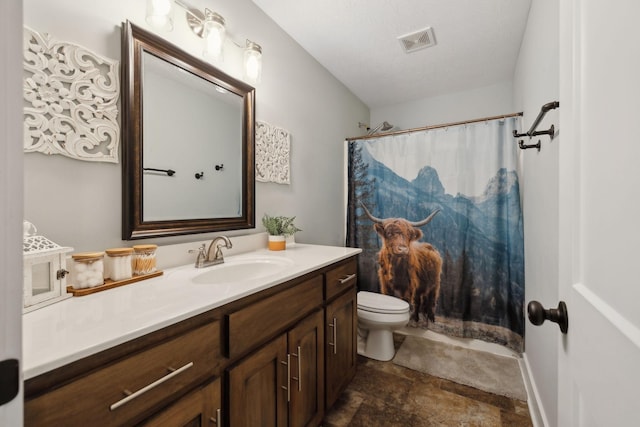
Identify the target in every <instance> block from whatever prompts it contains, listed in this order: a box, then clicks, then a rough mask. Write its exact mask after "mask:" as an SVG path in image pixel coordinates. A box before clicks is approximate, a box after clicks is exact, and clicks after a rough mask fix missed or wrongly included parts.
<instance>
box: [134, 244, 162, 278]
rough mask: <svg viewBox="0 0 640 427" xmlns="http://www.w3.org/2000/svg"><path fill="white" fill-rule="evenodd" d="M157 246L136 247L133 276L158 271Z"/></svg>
mask: <svg viewBox="0 0 640 427" xmlns="http://www.w3.org/2000/svg"><path fill="white" fill-rule="evenodd" d="M157 248H158V246H157V245H135V246H134V247H133V252H134V253H133V274H134V275H136V276H139V275H141V274H149V273H153V272H155V271H156V249H157Z"/></svg>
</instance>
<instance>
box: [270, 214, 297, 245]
mask: <svg viewBox="0 0 640 427" xmlns="http://www.w3.org/2000/svg"><path fill="white" fill-rule="evenodd" d="M295 219H296V217H295V216H294V217H290V218H289V217H286V216H269V215H268V214H264V216H263V217H262V225H264V228H266V229H267V233H269V249H270V250H272V251H281V250H284V249H285V248H286V246H287V242H286V238H287V237H288V236H292V235H294V234H295V233H297V232H298V231H302V230H301V229H299V228H298V227H296V226H295V225H294V224H293V221H294V220H295Z"/></svg>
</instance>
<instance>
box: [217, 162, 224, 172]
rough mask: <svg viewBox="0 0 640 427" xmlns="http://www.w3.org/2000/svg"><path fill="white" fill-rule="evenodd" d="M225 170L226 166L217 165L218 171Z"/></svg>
mask: <svg viewBox="0 0 640 427" xmlns="http://www.w3.org/2000/svg"><path fill="white" fill-rule="evenodd" d="M223 169H224V164H222V163H220V164H219V165H216V170H217V171H221V170H223Z"/></svg>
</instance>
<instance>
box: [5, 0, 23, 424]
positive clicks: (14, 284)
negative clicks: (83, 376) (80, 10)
mask: <svg viewBox="0 0 640 427" xmlns="http://www.w3.org/2000/svg"><path fill="white" fill-rule="evenodd" d="M0 64H2V66H0V370H2V372H0V380H1V381H0V397H1V399H0V426H11V427H13V426H20V425H22V406H23V405H22V391H21V389H22V387H21V380H19V381H18V386H19V389H20V391H19V393H18V395H17V396H16V397H14V398H12V399H11V400H9V401H7V402H6V403H4V404H2V403H3V401H5V400H8V399H9V398H10V397H12V396H13V393H12V392H13V385H15V381H7V378H11V377H14V379H15V375H13V374H12V373H13V372H15V370H14V369H13V367H15V364H14V363H13V361H14V360H17V362H18V366H21V355H22V349H21V346H22V249H21V247H22V198H23V197H22V108H21V106H22V0H3V1H2V2H0ZM5 361H6V362H5ZM3 362H4V363H3ZM18 377H19V378H20V379H21V378H22V374H21V373H20V371H19V370H18ZM9 392H10V393H9Z"/></svg>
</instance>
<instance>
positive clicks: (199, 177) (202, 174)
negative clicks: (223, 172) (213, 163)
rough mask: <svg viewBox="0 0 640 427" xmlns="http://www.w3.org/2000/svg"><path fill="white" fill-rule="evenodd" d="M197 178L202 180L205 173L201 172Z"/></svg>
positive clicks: (197, 174)
mask: <svg viewBox="0 0 640 427" xmlns="http://www.w3.org/2000/svg"><path fill="white" fill-rule="evenodd" d="M195 176H196V179H202V177H203V176H204V172H200V173H198V172H196V175H195Z"/></svg>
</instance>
